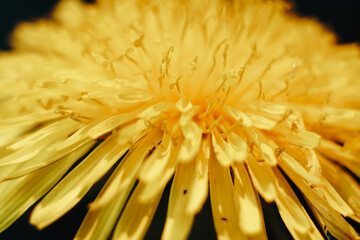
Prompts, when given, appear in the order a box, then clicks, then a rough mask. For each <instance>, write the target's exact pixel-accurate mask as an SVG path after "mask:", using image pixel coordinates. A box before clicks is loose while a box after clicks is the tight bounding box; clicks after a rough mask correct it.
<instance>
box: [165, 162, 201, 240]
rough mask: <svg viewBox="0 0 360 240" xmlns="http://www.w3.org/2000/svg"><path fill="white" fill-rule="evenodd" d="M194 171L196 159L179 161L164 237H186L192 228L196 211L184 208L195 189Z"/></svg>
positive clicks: (172, 187)
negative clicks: (184, 161)
mask: <svg viewBox="0 0 360 240" xmlns="http://www.w3.org/2000/svg"><path fill="white" fill-rule="evenodd" d="M194 171H195V161H192V162H190V163H187V164H182V163H179V164H178V165H177V167H176V170H175V176H174V179H173V182H172V185H171V191H170V197H169V206H168V211H167V215H166V222H165V226H164V231H163V234H162V236H161V238H162V239H186V237H187V235H188V234H189V232H190V230H191V226H192V223H193V221H194V215H195V213H194V212H193V213H189V212H187V211H184V209H186V207H187V203H188V201H189V193H190V191H192V190H195V189H191V185H192V183H191V182H192V178H193V175H194Z"/></svg>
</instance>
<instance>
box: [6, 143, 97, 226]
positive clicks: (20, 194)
mask: <svg viewBox="0 0 360 240" xmlns="http://www.w3.org/2000/svg"><path fill="white" fill-rule="evenodd" d="M91 146H92V144H86V145H84V146H83V147H81V148H80V149H78V150H77V151H76V152H73V153H71V154H69V155H68V156H66V157H64V158H63V159H61V160H59V161H57V162H55V163H54V164H51V165H49V166H47V167H45V168H43V169H41V170H39V171H37V172H34V173H32V174H29V175H27V176H25V177H22V178H19V179H15V180H12V181H8V182H3V183H1V184H0V186H1V187H0V192H1V194H0V205H1V206H2V207H1V208H0V232H2V231H4V230H5V229H6V228H7V227H9V226H10V225H11V224H12V223H13V222H14V221H15V220H16V219H18V218H19V217H20V216H21V215H22V214H23V213H24V212H25V211H26V210H27V209H28V208H29V207H30V206H31V205H33V204H34V203H35V202H36V201H37V200H39V199H40V198H41V197H42V196H43V195H44V194H46V193H47V192H48V191H49V190H50V189H51V188H52V187H53V186H54V185H55V184H56V183H57V182H58V181H59V179H60V178H61V177H62V176H63V175H64V174H65V173H66V171H67V170H68V169H69V168H70V167H71V165H72V164H73V163H74V162H75V161H76V160H77V159H78V158H79V157H81V156H82V155H84V154H85V153H86V152H87V151H88V150H89V149H90V147H91Z"/></svg>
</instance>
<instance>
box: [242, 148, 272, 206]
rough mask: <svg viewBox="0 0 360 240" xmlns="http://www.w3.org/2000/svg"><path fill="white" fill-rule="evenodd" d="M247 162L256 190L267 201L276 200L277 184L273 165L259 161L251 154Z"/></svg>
mask: <svg viewBox="0 0 360 240" xmlns="http://www.w3.org/2000/svg"><path fill="white" fill-rule="evenodd" d="M247 163H248V166H249V171H250V176H251V179H252V181H253V183H254V186H255V188H256V190H257V191H258V192H259V193H260V194H261V196H262V197H263V198H264V199H265V201H267V202H272V201H274V200H275V197H276V186H275V177H274V173H273V172H272V169H271V167H270V166H269V165H267V164H265V163H263V164H261V163H258V162H257V161H256V160H255V159H254V158H253V157H252V156H251V155H249V157H248V160H247Z"/></svg>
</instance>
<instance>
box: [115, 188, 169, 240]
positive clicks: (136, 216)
mask: <svg viewBox="0 0 360 240" xmlns="http://www.w3.org/2000/svg"><path fill="white" fill-rule="evenodd" d="M164 187H165V186H164ZM143 189H144V185H143V183H141V182H139V183H138V185H137V186H136V188H135V191H134V192H133V194H132V195H131V197H130V199H129V201H128V203H127V204H126V206H125V209H124V211H123V213H122V214H121V216H120V219H119V222H118V223H117V224H116V227H115V231H114V235H113V237H112V239H114V240H132V239H142V238H143V237H144V235H145V233H146V230H147V229H148V227H149V225H150V223H151V220H152V218H153V216H154V214H155V211H156V208H157V205H158V204H159V201H160V198H161V195H162V192H163V190H164V188H162V190H161V191H159V192H158V193H157V194H156V195H155V196H153V197H152V198H151V200H150V201H148V202H146V203H144V202H142V201H140V200H139V197H140V194H141V192H142V191H143Z"/></svg>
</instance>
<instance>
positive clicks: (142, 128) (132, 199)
mask: <svg viewBox="0 0 360 240" xmlns="http://www.w3.org/2000/svg"><path fill="white" fill-rule="evenodd" d="M289 7H290V5H289V4H287V3H285V2H282V1H275V0H274V1H265V0H263V1H262V0H233V1H225V0H218V1H215V0H192V1H187V0H167V1H165V0H154V1H147V0H123V1H116V0H98V1H97V2H96V3H94V4H86V3H83V2H81V1H80V0H63V1H62V2H61V3H60V4H59V6H58V7H57V8H56V10H55V12H54V13H53V17H52V19H48V20H39V21H36V22H34V23H22V24H20V25H19V26H18V27H17V28H16V30H15V32H14V35H13V37H12V44H13V47H14V49H13V50H12V51H11V52H7V53H5V52H4V53H1V54H0V86H1V88H0V94H1V95H0V109H1V110H0V133H1V135H0V206H2V207H1V208H0V232H2V231H4V230H5V229H6V228H8V227H9V226H10V225H11V224H12V223H13V222H15V221H16V220H17V219H18V218H19V217H20V216H21V215H22V214H23V213H24V212H25V211H26V210H27V209H29V208H30V207H31V206H32V205H34V204H35V203H36V206H35V208H34V210H33V212H32V215H31V217H30V223H31V224H33V225H35V226H36V227H37V228H39V229H43V228H45V227H47V226H49V225H51V224H52V223H53V222H54V221H56V220H57V219H59V218H60V217H61V216H63V215H64V214H65V213H66V212H68V211H69V210H71V209H72V208H73V207H74V206H75V205H76V204H77V203H78V202H79V201H80V200H81V199H82V198H83V197H84V196H85V194H86V193H87V192H88V191H89V190H90V188H91V187H92V186H93V185H94V184H95V183H96V182H97V181H99V179H101V178H102V177H103V176H104V175H105V174H106V173H108V172H109V171H110V170H111V169H112V168H115V170H114V171H113V173H112V174H111V176H110V178H109V179H108V180H107V182H106V184H105V185H104V186H103V188H102V190H101V191H100V193H99V194H98V196H97V198H96V199H95V201H94V202H92V203H91V204H90V206H89V210H88V213H87V215H86V217H85V218H84V220H83V222H82V224H81V227H80V228H79V230H78V232H77V235H76V236H75V239H107V238H108V237H109V236H111V237H112V238H113V239H141V238H143V237H144V235H145V233H146V231H147V229H148V227H149V225H150V223H151V221H152V218H153V216H154V214H155V211H156V209H157V206H158V204H159V201H160V198H161V196H162V193H163V191H164V189H165V186H166V185H167V184H168V183H169V182H170V181H172V183H171V191H170V196H169V206H168V210H167V216H166V222H165V225H164V229H163V235H162V238H163V239H186V238H187V236H188V234H189V232H190V230H191V227H192V224H193V221H194V217H195V215H196V214H197V213H198V212H199V211H200V210H201V209H202V206H203V204H204V202H205V201H206V199H207V198H208V196H209V197H210V201H211V208H212V215H213V221H214V225H215V229H216V233H217V236H218V238H219V239H252V238H254V239H255V238H257V239H267V235H266V230H265V225H264V220H263V213H262V208H261V202H260V197H261V198H263V199H264V200H265V201H266V202H269V203H270V202H275V203H276V206H277V208H278V210H279V213H280V216H281V218H282V219H283V221H284V223H285V225H286V227H287V228H288V230H289V232H290V233H291V235H292V236H293V237H294V239H323V238H324V237H325V236H326V234H327V233H330V234H331V235H333V236H334V237H336V238H337V239H360V237H359V235H358V233H357V232H356V231H355V230H354V228H353V227H352V226H351V225H350V224H349V223H348V221H347V219H352V220H354V221H355V222H360V201H359V199H360V185H359V183H358V182H357V180H356V178H360V144H359V143H360V97H359V91H360V80H359V76H360V70H359V69H360V50H359V47H358V46H357V45H337V44H336V39H335V36H334V35H333V34H332V33H330V32H328V31H327V30H325V29H324V28H323V27H322V26H321V25H319V24H318V23H317V22H315V21H313V20H309V19H302V18H300V17H297V16H294V15H293V14H291V13H290V12H289ZM295 186H296V188H297V189H298V190H299V192H300V193H301V194H302V195H303V196H304V199H305V201H306V203H307V205H308V206H309V209H307V210H306V209H305V208H304V206H303V203H302V202H301V201H300V200H299V199H298V196H297V195H296V194H295V192H294V190H293V188H295ZM38 200H40V201H39V202H38V203H37V201H38ZM310 212H311V214H310ZM310 215H311V216H310ZM345 217H346V218H345ZM317 225H318V226H320V227H318V226H317Z"/></svg>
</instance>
